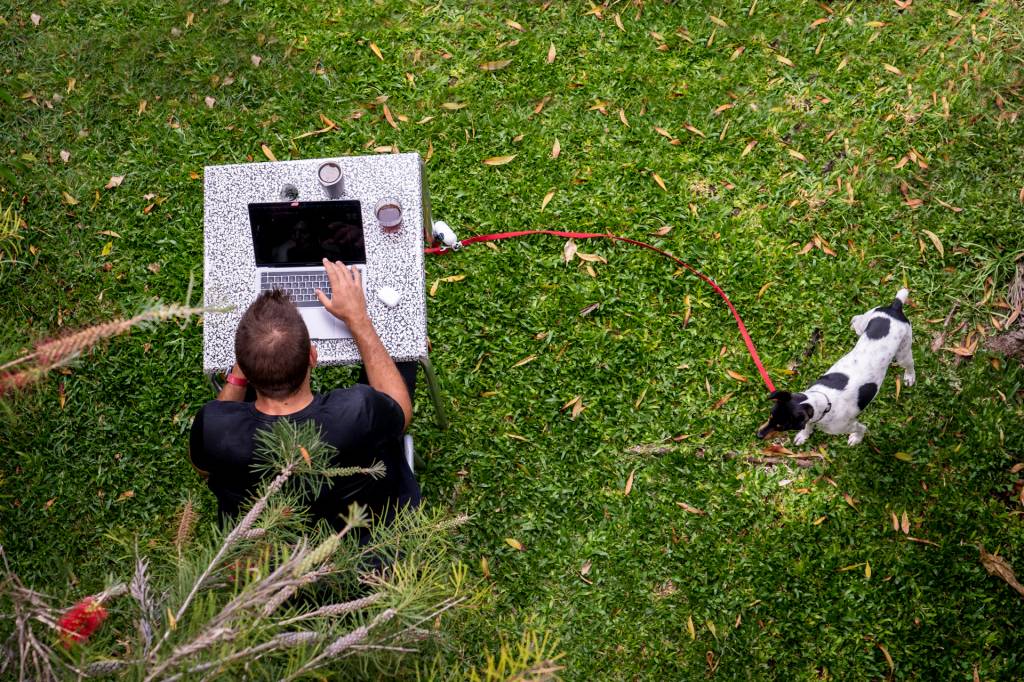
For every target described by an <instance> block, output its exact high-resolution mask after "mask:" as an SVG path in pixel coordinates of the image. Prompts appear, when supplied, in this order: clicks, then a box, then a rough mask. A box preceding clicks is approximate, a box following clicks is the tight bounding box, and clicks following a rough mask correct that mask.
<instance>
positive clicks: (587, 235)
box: [423, 230, 775, 391]
mask: <svg viewBox="0 0 1024 682" xmlns="http://www.w3.org/2000/svg"><path fill="white" fill-rule="evenodd" d="M533 234H546V235H551V236H553V237H562V238H564V239H610V240H612V241H617V242H622V243H624V244H632V245H633V246H639V247H640V248H643V249H647V250H648V251H653V252H654V253H657V254H660V255H662V256H665V257H666V258H669V259H671V260H672V261H674V262H675V263H676V264H677V265H679V266H680V267H682V268H684V269H686V270H688V271H689V272H691V273H693V274H694V275H696V276H697V277H699V278H700V279H701V280H703V281H704V283H705V284H707V285H708V286H710V287H711V288H712V289H714V290H715V293H716V294H718V295H719V296H720V297H721V299H722V300H723V301H725V305H726V306H728V308H729V312H731V313H732V316H733V318H735V320H736V326H737V327H739V330H740V336H742V337H743V343H744V344H745V345H746V347H747V352H748V353H749V354H750V358H751V359H752V360H753V361H754V365H755V366H756V367H757V371H758V373H759V374H760V375H761V380H762V381H764V385H765V386H766V387H767V388H768V390H769V391H774V390H775V384H773V383H772V380H771V377H769V376H768V370H767V369H765V367H764V364H763V363H762V362H761V357H760V356H759V355H758V354H757V348H756V347H755V346H754V340H753V339H751V338H750V333H749V332H747V327H746V325H745V324H743V318H741V317H740V313H739V311H738V310H736V306H734V305H733V304H732V301H730V300H729V297H728V296H727V295H726V293H725V291H723V290H722V288H721V287H720V286H718V284H717V283H715V281H714V280H713V279H711V278H710V277H708V276H707V275H705V274H704V273H703V272H701V271H700V270H698V269H697V268H695V267H693V266H692V265H690V264H689V263H687V262H686V261H684V260H682V259H680V258H677V257H676V256H673V255H672V254H671V253H669V252H668V251H663V250H662V249H659V248H658V247H656V246H651V245H650V244H647V243H645V242H641V241H637V240H636V239H630V238H628V237H620V236H618V235H614V234H611V233H606V232H566V231H562V230H519V231H516V232H495V233H493V234H480V235H476V236H473V237H468V238H466V239H463V240H462V242H461V245H462V246H468V245H470V244H475V243H477V242H496V241H500V240H502V239H513V238H515V237H526V236H528V235H533ZM448 251H449V249H448V248H447V247H429V248H426V249H424V250H423V252H424V253H427V254H441V253H447V252H448Z"/></svg>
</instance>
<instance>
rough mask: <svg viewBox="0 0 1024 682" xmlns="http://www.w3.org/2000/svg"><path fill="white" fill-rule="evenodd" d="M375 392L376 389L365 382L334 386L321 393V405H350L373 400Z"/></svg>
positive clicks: (332, 407) (333, 406)
mask: <svg viewBox="0 0 1024 682" xmlns="http://www.w3.org/2000/svg"><path fill="white" fill-rule="evenodd" d="M377 393H378V391H375V390H374V389H373V388H372V387H370V386H367V385H366V384H352V385H351V386H346V387H345V388H336V389H334V390H333V391H328V392H326V393H321V394H320V395H321V406H323V407H327V408H328V409H336V408H339V407H343V406H351V405H355V404H359V403H363V402H366V401H368V400H373V399H375V398H376V394H377Z"/></svg>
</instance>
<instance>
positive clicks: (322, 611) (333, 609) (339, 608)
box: [281, 592, 384, 626]
mask: <svg viewBox="0 0 1024 682" xmlns="http://www.w3.org/2000/svg"><path fill="white" fill-rule="evenodd" d="M383 597H384V593H383V592H375V593H374V594H371V595H370V596H368V597H362V598H361V599H353V600H352V601H347V602H345V603H343V604H328V605H326V606H321V607H320V608H318V609H316V610H315V611H310V612H308V613H303V614H301V615H298V616H295V617H294V618H289V619H288V620H285V621H282V622H281V625H282V626H285V625H291V624H292V623H297V622H299V621H300V620H308V619H309V618H321V617H326V616H341V615H344V614H346V613H352V612H353V611H362V610H363V609H365V608H367V607H369V606H373V605H374V604H376V603H377V602H379V601H380V600H381V599H382V598H383Z"/></svg>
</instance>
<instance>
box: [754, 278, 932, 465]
mask: <svg viewBox="0 0 1024 682" xmlns="http://www.w3.org/2000/svg"><path fill="white" fill-rule="evenodd" d="M908 293H909V292H908V291H907V290H906V289H900V290H899V291H898V292H897V293H896V298H895V299H894V300H893V302H892V303H891V304H889V305H888V306H886V307H884V308H874V309H872V310H869V311H868V312H866V313H864V314H862V315H856V316H854V318H853V319H852V320H851V321H850V326H851V327H852V328H853V331H854V332H855V333H856V334H857V336H859V337H860V338H859V339H858V341H857V345H856V346H854V348H853V350H852V351H850V352H849V353H847V354H846V355H844V356H843V357H842V358H841V359H840V360H839V362H837V363H836V364H834V365H832V367H830V368H829V370H828V372H826V373H825V374H823V375H822V376H821V377H819V378H818V380H817V381H816V382H814V385H813V386H811V387H810V388H808V389H807V390H806V391H804V392H803V393H790V392H789V391H772V393H771V394H770V395H769V396H768V397H769V398H770V399H772V400H774V401H775V406H774V407H773V408H772V412H771V416H770V417H769V418H768V421H767V422H765V423H764V424H763V425H762V426H761V427H760V428H759V429H758V430H757V437H758V438H762V439H763V438H767V437H768V436H770V435H772V434H773V433H775V432H777V431H799V433H797V434H796V436H795V437H794V438H793V443H795V444H796V445H803V444H804V443H806V442H807V439H808V438H810V437H811V434H812V433H814V430H815V429H820V430H821V431H824V432H825V433H829V434H833V435H837V434H841V433H848V434H850V437H849V439H848V441H847V442H848V443H849V444H850V445H851V446H853V445H857V444H858V443H860V442H861V441H862V440H864V434H865V433H866V432H867V428H866V427H865V426H864V425H863V424H861V423H860V422H859V421H857V416H858V415H859V414H860V413H861V412H862V411H863V410H864V408H865V407H867V406H868V403H870V402H871V400H872V399H873V398H874V397H875V396H876V395H877V394H878V388H879V386H881V385H882V381H883V380H884V379H885V374H886V372H887V371H888V369H889V365H890V363H892V362H894V361H895V362H896V364H897V365H899V366H900V367H902V368H903V385H904V386H913V385H914V382H915V381H916V379H917V376H916V374H915V372H914V354H913V348H912V344H913V337H912V333H911V329H910V320H908V319H907V316H906V315H905V314H904V313H903V304H904V303H906V302H907V295H908Z"/></svg>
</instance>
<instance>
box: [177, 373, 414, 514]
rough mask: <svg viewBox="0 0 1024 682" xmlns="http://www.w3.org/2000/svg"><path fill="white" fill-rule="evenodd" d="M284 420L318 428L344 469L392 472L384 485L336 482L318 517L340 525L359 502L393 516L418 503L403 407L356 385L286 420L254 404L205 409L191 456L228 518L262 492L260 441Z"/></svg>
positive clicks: (357, 479)
mask: <svg viewBox="0 0 1024 682" xmlns="http://www.w3.org/2000/svg"><path fill="white" fill-rule="evenodd" d="M278 419H291V420H293V421H295V422H305V421H309V420H312V421H314V422H315V423H316V424H318V425H319V426H320V430H321V433H320V437H321V439H322V440H323V441H324V442H325V443H327V444H329V445H331V446H333V447H335V448H337V454H336V455H335V464H336V465H337V466H340V467H349V466H358V467H369V466H371V465H372V464H373V463H374V462H378V461H379V462H383V463H384V465H385V467H386V469H387V473H386V474H385V476H384V478H382V479H378V480H373V479H372V478H371V477H370V476H368V475H365V474H360V475H356V476H349V477H345V478H340V479H337V480H335V481H334V482H333V483H332V484H331V485H330V486H328V487H325V488H324V489H323V490H322V491H321V493H320V495H319V496H318V497H317V499H316V500H314V501H313V502H312V504H311V505H310V510H311V512H312V513H313V515H314V517H316V518H323V519H326V520H327V521H328V522H329V523H330V524H331V525H332V526H333V527H335V528H340V527H341V526H342V525H343V523H342V521H341V519H340V516H339V515H340V514H343V513H345V512H346V511H347V510H348V506H349V504H351V503H352V502H359V503H360V504H363V505H366V506H368V507H369V508H370V511H371V512H372V513H373V514H374V515H375V516H381V515H385V518H386V517H387V516H390V514H386V512H388V511H389V509H393V508H394V506H396V505H398V506H402V505H405V504H413V505H415V504H416V503H417V502H418V501H419V487H418V485H417V484H416V481H415V479H414V478H413V475H412V472H411V471H410V470H409V467H408V464H406V461H405V458H404V456H403V451H402V432H403V428H404V424H405V418H404V415H403V413H402V408H401V407H400V406H399V405H398V403H397V402H395V401H394V400H393V399H392V398H390V397H389V396H387V395H386V394H384V393H382V392H380V391H377V390H375V389H373V388H371V387H370V386H366V385H363V384H356V385H355V386H352V387H350V388H344V389H337V390H334V391H331V392H330V393H326V394H317V395H314V396H313V401H312V402H311V403H310V404H309V405H308V406H307V407H305V408H303V409H302V410H300V411H298V412H295V413H294V414H290V415H286V416H271V415H267V414H263V413H261V412H260V411H259V410H257V409H256V406H255V404H254V403H251V402H241V401H225V400H213V401H210V402H209V403H207V404H206V405H204V406H203V408H202V409H201V410H200V411H199V413H198V414H197V415H196V418H195V421H194V422H193V424H192V434H191V437H190V440H189V450H190V457H191V458H192V463H193V464H194V465H195V467H196V468H197V469H199V470H200V471H203V472H207V473H208V474H209V478H208V479H207V485H209V487H210V490H211V491H212V492H213V493H214V495H216V496H217V502H218V506H219V508H220V512H221V515H222V517H234V516H236V515H237V514H238V512H239V509H240V507H241V505H242V504H243V503H244V502H245V501H246V500H247V499H250V498H251V497H252V495H253V493H255V492H256V491H257V488H258V485H259V477H258V476H257V475H256V474H254V473H253V471H252V469H251V466H252V464H253V461H254V448H255V436H256V433H257V432H258V431H259V430H261V429H264V428H268V427H269V426H271V425H272V424H273V423H274V422H275V421H277V420H278Z"/></svg>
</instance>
